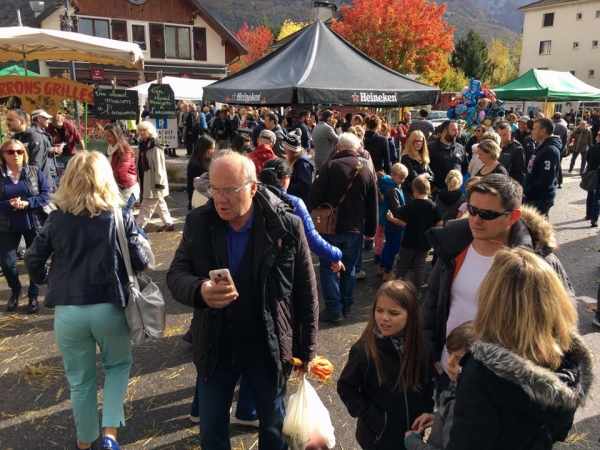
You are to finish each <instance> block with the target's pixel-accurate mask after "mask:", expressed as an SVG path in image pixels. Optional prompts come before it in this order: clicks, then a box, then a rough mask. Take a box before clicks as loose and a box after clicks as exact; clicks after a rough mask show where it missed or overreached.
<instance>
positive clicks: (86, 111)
mask: <svg viewBox="0 0 600 450" xmlns="http://www.w3.org/2000/svg"><path fill="white" fill-rule="evenodd" d="M83 143H84V145H85V149H86V150H87V148H88V104H87V103H85V128H84V130H83Z"/></svg>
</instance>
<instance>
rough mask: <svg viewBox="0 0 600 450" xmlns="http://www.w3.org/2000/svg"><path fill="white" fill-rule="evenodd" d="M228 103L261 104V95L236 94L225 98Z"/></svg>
mask: <svg viewBox="0 0 600 450" xmlns="http://www.w3.org/2000/svg"><path fill="white" fill-rule="evenodd" d="M225 101H227V102H260V101H261V94H255V93H250V94H248V93H246V92H234V93H233V94H230V95H228V96H227V97H226V98H225Z"/></svg>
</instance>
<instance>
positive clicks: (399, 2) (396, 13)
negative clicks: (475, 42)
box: [332, 0, 454, 84]
mask: <svg viewBox="0 0 600 450" xmlns="http://www.w3.org/2000/svg"><path fill="white" fill-rule="evenodd" d="M445 12H446V5H445V4H442V5H440V6H437V5H436V4H435V3H429V2H428V1H427V0H353V2H352V4H351V6H350V7H348V6H347V5H343V6H342V18H343V19H342V20H341V21H334V23H333V24H332V29H333V30H334V31H335V32H336V33H338V34H339V35H340V36H342V37H343V38H344V39H346V40H347V41H348V42H350V43H351V44H353V45H354V46H356V47H357V48H358V49H359V50H361V51H362V52H363V53H365V54H367V55H368V56H370V57H371V58H373V59H374V60H376V61H378V62H380V63H381V64H383V65H384V66H386V67H389V68H390V69H393V70H395V71H397V72H399V73H401V74H415V73H416V74H421V75H422V78H423V79H425V80H427V81H428V82H430V83H434V84H437V83H439V81H440V79H441V78H442V75H443V73H444V72H446V71H447V69H448V55H449V54H450V52H451V51H452V49H453V48H454V45H453V43H452V39H453V37H454V26H450V25H448V23H447V22H445V21H444V19H443V15H444V13H445Z"/></svg>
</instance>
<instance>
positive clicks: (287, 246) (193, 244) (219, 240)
mask: <svg viewBox="0 0 600 450" xmlns="http://www.w3.org/2000/svg"><path fill="white" fill-rule="evenodd" d="M253 203H254V208H255V209H254V224H253V227H252V230H253V236H254V253H253V262H252V267H251V268H249V270H252V273H253V279H254V280H255V282H254V286H255V290H254V296H255V299H256V300H257V303H258V304H260V305H261V311H260V316H261V317H262V321H263V324H264V329H265V336H264V341H265V343H266V345H267V347H268V349H269V352H270V354H271V357H272V363H273V365H272V368H273V373H274V374H275V375H276V377H275V378H276V384H277V386H278V388H281V387H282V386H283V385H284V383H285V380H286V377H287V375H289V372H290V371H291V366H290V364H289V360H290V358H291V357H292V356H294V357H296V358H299V359H301V360H302V361H310V360H312V358H313V357H314V356H315V351H316V339H317V325H318V312H319V310H318V309H319V303H318V297H317V283H316V279H315V272H314V268H313V265H312V259H311V256H310V251H309V249H308V244H307V242H306V238H305V236H304V227H303V226H302V221H301V220H300V218H299V217H297V216H295V215H294V214H293V213H292V212H291V206H290V203H289V199H287V198H286V196H285V194H283V193H278V192H275V191H273V190H269V189H267V188H265V187H262V186H259V187H258V189H257V191H256V195H255V196H254V199H253ZM226 227H227V224H226V222H225V221H224V220H222V219H221V218H220V217H219V215H218V213H217V211H216V209H215V206H214V202H213V200H212V199H211V200H209V201H208V203H207V204H206V205H204V206H201V207H199V208H196V209H193V210H192V211H190V212H189V213H188V215H187V216H186V220H185V227H184V229H183V235H182V237H181V242H180V244H179V247H178V248H177V251H176V252H175V257H174V259H173V262H172V263H171V267H170V268H169V271H168V273H167V286H168V287H169V290H170V291H171V293H172V294H173V298H174V299H175V300H176V301H178V302H179V303H182V304H184V305H187V306H191V307H193V308H194V320H193V321H192V333H193V336H194V342H193V355H194V364H195V365H196V368H197V370H198V375H199V376H200V377H202V379H203V380H204V381H206V382H209V381H210V380H211V379H212V377H213V375H214V371H215V368H216V366H217V361H218V358H219V349H220V346H221V344H222V343H221V342H220V341H221V340H220V337H221V336H222V324H223V314H224V311H223V309H215V308H210V307H208V305H207V304H206V303H204V300H203V299H202V296H201V294H200V287H201V286H202V284H203V283H204V282H205V281H208V280H209V276H208V273H209V272H210V271H211V270H215V269H223V268H229V267H230V266H229V259H228V252H227V231H226V230H227V228H226Z"/></svg>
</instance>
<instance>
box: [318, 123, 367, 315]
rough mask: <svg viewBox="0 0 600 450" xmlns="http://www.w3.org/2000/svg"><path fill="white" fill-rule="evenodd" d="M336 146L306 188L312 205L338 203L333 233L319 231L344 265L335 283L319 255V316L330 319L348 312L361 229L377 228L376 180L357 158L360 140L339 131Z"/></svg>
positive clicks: (363, 230)
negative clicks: (320, 297) (321, 307)
mask: <svg viewBox="0 0 600 450" xmlns="http://www.w3.org/2000/svg"><path fill="white" fill-rule="evenodd" d="M338 148H339V150H338V153H337V154H335V155H334V156H333V157H331V158H330V159H328V160H327V161H325V163H324V164H323V165H322V166H321V170H320V171H319V176H318V177H317V179H316V180H315V182H314V183H313V185H312V187H311V189H310V205H311V207H312V208H315V207H317V206H319V205H321V204H323V203H329V204H330V205H333V206H334V207H339V212H338V219H337V227H336V233H335V234H324V235H322V236H323V239H325V240H326V241H327V242H329V243H330V244H331V245H335V246H336V247H338V248H339V249H340V250H341V251H342V255H343V256H342V263H343V265H344V266H345V268H346V269H345V270H343V269H342V271H341V272H340V282H339V285H338V281H337V276H336V274H335V273H333V272H332V271H331V268H330V267H331V262H327V261H325V260H323V259H322V260H321V261H320V262H321V264H320V267H319V272H320V274H321V288H322V290H323V299H324V301H325V309H324V310H323V311H321V314H320V315H319V319H320V320H322V321H324V322H332V323H339V322H341V321H342V319H343V318H344V317H348V316H349V315H350V310H351V308H352V304H353V303H354V295H353V291H354V286H355V285H356V271H355V266H356V263H357V262H358V259H359V258H360V254H361V253H360V249H361V245H362V240H363V239H362V238H363V233H364V235H365V236H366V237H367V239H368V238H369V237H370V238H373V237H374V236H375V229H376V228H377V184H376V181H375V175H374V174H373V172H372V171H371V170H369V168H368V167H366V166H364V165H363V164H362V163H361V162H360V161H359V158H358V153H357V152H358V151H359V150H360V141H359V140H358V138H357V137H356V136H354V135H353V134H351V133H342V135H341V136H340V138H339V140H338ZM342 198H343V201H342V202H341V203H340V200H341V199H342Z"/></svg>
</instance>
